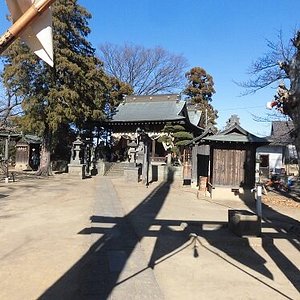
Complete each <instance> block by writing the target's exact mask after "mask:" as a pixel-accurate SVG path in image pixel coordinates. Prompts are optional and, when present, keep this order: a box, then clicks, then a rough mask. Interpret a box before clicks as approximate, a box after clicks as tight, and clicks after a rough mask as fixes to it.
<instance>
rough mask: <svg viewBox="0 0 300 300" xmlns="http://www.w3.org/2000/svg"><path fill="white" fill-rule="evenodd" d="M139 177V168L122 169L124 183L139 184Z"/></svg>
mask: <svg viewBox="0 0 300 300" xmlns="http://www.w3.org/2000/svg"><path fill="white" fill-rule="evenodd" d="M140 175H141V168H140V167H130V166H128V167H125V168H124V177H125V181H126V182H139V181H140Z"/></svg>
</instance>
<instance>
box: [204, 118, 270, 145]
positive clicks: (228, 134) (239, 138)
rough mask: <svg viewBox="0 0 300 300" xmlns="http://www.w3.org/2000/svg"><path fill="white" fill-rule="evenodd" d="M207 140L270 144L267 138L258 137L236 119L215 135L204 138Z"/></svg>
mask: <svg viewBox="0 0 300 300" xmlns="http://www.w3.org/2000/svg"><path fill="white" fill-rule="evenodd" d="M203 140H204V141H207V142H223V143H225V142H234V143H244V144H245V143H261V144H268V143H269V140H268V139H267V138H261V137H258V136H256V135H254V134H252V133H250V132H248V131H247V130H245V129H244V128H242V127H241V126H240V125H239V124H238V123H237V122H236V121H235V120H234V121H233V122H232V123H229V124H228V125H227V128H226V129H225V130H223V131H221V132H220V133H217V134H215V135H211V136H207V137H204V138H203Z"/></svg>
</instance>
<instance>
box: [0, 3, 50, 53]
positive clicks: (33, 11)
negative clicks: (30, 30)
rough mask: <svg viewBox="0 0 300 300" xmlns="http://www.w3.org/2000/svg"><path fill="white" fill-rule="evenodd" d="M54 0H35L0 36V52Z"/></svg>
mask: <svg viewBox="0 0 300 300" xmlns="http://www.w3.org/2000/svg"><path fill="white" fill-rule="evenodd" d="M54 2H55V0H39V1H35V2H34V3H33V4H32V5H31V6H30V7H29V9H28V10H27V11H26V12H25V13H24V14H23V15H22V16H21V17H20V18H19V19H18V20H17V21H16V22H15V23H14V24H13V25H12V26H11V27H10V28H9V29H8V30H7V31H6V32H5V33H4V34H3V35H2V36H1V37H0V54H2V52H3V51H4V50H6V49H7V48H8V47H9V46H10V45H11V44H12V43H13V42H14V41H15V40H16V39H17V38H18V37H19V36H20V34H21V33H22V32H23V31H24V30H25V29H26V28H27V27H28V25H30V24H31V23H32V22H33V21H34V20H35V19H36V18H37V17H38V16H40V15H41V14H42V13H43V12H44V11H45V10H46V9H47V8H48V7H49V6H50V5H51V4H52V3H54Z"/></svg>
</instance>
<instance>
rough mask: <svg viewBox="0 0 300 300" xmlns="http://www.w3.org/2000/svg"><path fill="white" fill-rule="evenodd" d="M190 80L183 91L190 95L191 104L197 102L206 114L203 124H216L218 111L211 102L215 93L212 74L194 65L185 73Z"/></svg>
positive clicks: (198, 106)
mask: <svg viewBox="0 0 300 300" xmlns="http://www.w3.org/2000/svg"><path fill="white" fill-rule="evenodd" d="M185 77H186V78H187V80H188V83H187V85H186V88H185V90H184V91H183V93H184V94H185V95H187V96H188V98H187V100H188V103H189V104H196V105H197V108H198V109H199V110H201V111H202V113H203V115H205V116H206V118H205V120H203V123H202V124H200V125H201V126H206V125H209V124H213V125H214V124H216V121H215V120H216V119H217V118H218V112H217V111H216V110H215V109H214V108H213V106H212V105H211V104H210V102H211V101H212V96H213V94H214V93H215V89H214V82H213V78H212V76H210V75H209V74H207V73H206V71H205V70H204V69H202V68H200V67H194V68H192V69H191V70H190V71H189V72H187V73H186V74H185Z"/></svg>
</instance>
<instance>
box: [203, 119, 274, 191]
mask: <svg viewBox="0 0 300 300" xmlns="http://www.w3.org/2000/svg"><path fill="white" fill-rule="evenodd" d="M201 142H202V144H203V145H209V148H210V150H209V153H210V155H209V167H208V176H207V177H208V187H209V191H210V193H211V196H212V195H213V194H216V193H217V192H218V189H219V188H223V189H222V192H221V195H226V193H224V188H226V189H227V190H228V191H230V192H232V193H234V195H237V194H239V193H241V190H243V191H245V190H250V189H251V188H253V187H254V186H255V163H256V149H257V148H258V147H260V146H262V145H265V144H268V143H269V141H268V139H266V138H260V137H257V136H255V135H253V134H251V133H249V132H248V131H246V130H245V129H243V128H242V127H241V126H240V124H239V118H238V117H237V116H236V115H233V116H232V117H231V118H230V119H229V121H228V122H227V126H226V128H225V130H224V131H221V132H219V133H217V134H215V135H211V136H206V137H203V139H202V140H201ZM198 164H201V162H199V161H198ZM212 187H213V189H212ZM227 197H228V195H227Z"/></svg>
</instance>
